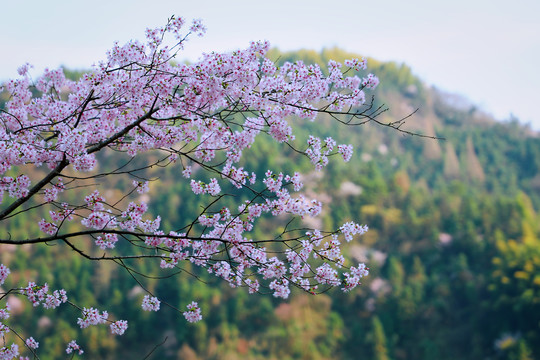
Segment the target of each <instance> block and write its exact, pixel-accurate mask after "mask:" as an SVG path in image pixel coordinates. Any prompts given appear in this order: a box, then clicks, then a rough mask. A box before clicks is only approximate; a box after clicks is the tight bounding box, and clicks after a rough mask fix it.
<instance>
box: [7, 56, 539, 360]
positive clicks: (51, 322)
mask: <svg viewBox="0 0 540 360" xmlns="http://www.w3.org/2000/svg"><path fill="white" fill-rule="evenodd" d="M269 57H270V58H271V59H273V60H275V61H276V62H277V63H278V64H282V63H283V62H284V61H296V60H303V61H304V62H306V63H317V64H319V65H321V66H322V67H325V64H326V63H327V61H328V60H329V59H334V60H337V61H343V60H345V59H349V58H353V57H358V55H355V54H349V53H346V52H344V51H342V50H340V49H337V48H331V49H325V50H323V51H322V52H320V53H319V52H314V51H307V50H300V51H295V52H287V53H283V52H280V51H279V50H277V49H273V50H272V51H271V52H270V54H269ZM368 71H369V72H372V73H374V74H376V75H377V76H378V77H379V78H380V80H381V85H380V86H379V88H378V89H377V91H376V94H375V100H374V104H373V105H374V106H380V105H383V106H385V107H388V108H389V110H388V111H386V112H384V113H383V115H381V117H380V120H381V121H383V122H389V121H395V120H396V119H400V118H403V117H406V116H407V115H409V114H410V113H412V112H413V111H414V110H415V109H417V108H418V109H419V110H418V111H417V112H416V114H415V115H414V116H413V117H412V118H410V119H409V120H408V121H407V123H406V125H405V129H407V130H410V131H414V132H417V133H421V134H425V135H429V136H438V137H442V138H444V139H445V140H433V139H425V138H420V137H411V136H403V135H402V134H401V133H399V132H396V131H394V130H391V129H388V128H385V127H381V126H376V125H373V124H367V125H363V126H358V127H345V126H333V124H332V121H331V120H330V119H328V118H325V117H320V118H319V119H318V120H317V121H316V122H314V123H305V122H302V123H295V120H292V122H293V123H295V127H296V130H297V132H298V135H297V138H298V140H299V141H303V140H305V138H306V136H307V134H310V133H313V134H315V135H317V136H321V137H326V136H332V137H334V139H336V140H337V141H338V143H351V144H353V145H354V148H355V155H354V157H353V159H352V160H351V162H350V163H349V164H344V163H343V162H342V161H340V160H339V159H335V161H333V162H332V161H331V163H330V165H329V166H328V168H327V169H326V171H325V172H322V173H317V172H314V171H313V170H312V166H311V165H310V164H309V161H308V160H307V159H305V158H303V157H300V156H299V155H298V154H296V153H294V152H292V151H290V150H287V149H286V148H285V147H282V146H280V145H279V144H275V143H274V142H272V141H269V140H268V139H265V138H260V139H259V141H258V142H257V143H256V144H255V145H254V146H253V147H252V148H251V149H250V151H249V152H247V153H246V154H245V157H244V158H245V160H244V165H245V166H246V167H248V168H250V169H254V170H256V172H257V173H258V176H259V177H260V176H262V174H263V172H264V171H265V170H266V169H271V170H274V172H275V171H278V172H279V171H283V172H288V173H292V172H293V171H300V172H301V173H303V178H304V181H305V188H304V189H303V190H302V191H303V192H304V193H306V194H307V195H315V196H316V197H318V198H319V199H320V200H322V201H323V202H324V203H325V205H326V206H325V208H324V211H323V216H322V219H321V220H320V221H315V222H314V221H313V219H307V220H306V222H307V224H308V225H312V226H321V227H323V228H324V229H331V228H335V227H338V226H340V225H341V224H342V223H343V222H345V221H348V220H355V221H358V222H361V223H366V224H368V225H369V227H370V231H369V232H368V233H367V234H366V235H364V236H363V237H362V238H361V239H360V240H359V241H356V242H353V243H351V244H348V245H347V246H346V248H347V251H346V252H347V254H348V255H349V258H350V259H349V260H352V261H353V262H358V261H363V262H366V263H367V264H368V266H369V267H370V268H371V274H370V276H369V277H368V278H366V280H365V281H364V284H363V285H362V286H361V287H360V288H359V289H357V290H355V291H354V292H352V293H348V294H343V293H341V292H340V291H330V292H328V293H325V294H322V295H318V296H309V295H306V294H304V293H301V292H298V291H293V294H292V296H291V298H290V299H289V300H287V301H282V300H277V299H274V298H273V297H272V296H271V295H270V294H263V295H248V294H247V291H246V290H245V289H231V288H229V286H228V285H226V284H225V283H223V282H220V281H219V280H217V279H215V278H213V277H212V276H210V275H208V274H206V273H204V272H201V271H198V270H197V269H195V268H193V267H191V265H190V264H184V265H183V266H184V268H183V270H184V272H185V273H184V274H180V276H174V277H168V278H165V279H161V280H157V279H155V278H152V276H159V275H162V272H161V271H160V269H159V267H158V266H157V264H152V263H144V262H138V261H133V262H132V263H131V264H130V265H131V266H133V267H134V268H136V269H137V270H138V271H140V272H141V273H144V274H147V275H149V276H150V277H149V278H144V277H141V276H137V275H134V274H130V273H128V272H127V271H125V270H124V269H121V268H119V267H118V266H116V265H115V264H113V263H107V262H91V261H88V260H86V259H82V258H80V257H79V256H77V255H75V254H74V253H73V252H71V251H70V250H69V249H68V248H67V247H66V246H63V245H61V244H50V246H44V245H40V246H22V247H13V246H7V245H3V246H0V257H1V261H2V262H3V263H5V264H6V265H8V266H9V267H10V268H11V271H12V275H11V276H10V277H9V278H8V281H7V282H6V284H5V288H10V287H11V286H22V285H25V284H24V283H22V281H27V280H28V279H34V280H36V281H38V282H48V283H49V285H50V286H51V288H58V287H63V288H65V289H66V290H67V291H68V295H69V296H70V299H71V300H72V301H73V302H75V303H77V304H81V305H84V306H95V307H98V308H100V309H107V310H108V311H109V313H110V314H111V317H112V318H113V319H128V320H129V329H128V331H127V332H126V334H125V335H124V336H121V337H118V336H116V337H115V336H110V335H109V334H108V333H109V330H108V328H106V327H91V328H89V329H85V330H80V329H78V327H77V325H76V317H77V316H78V314H77V313H76V312H74V310H73V309H72V308H70V307H67V306H62V307H60V308H58V309H57V310H55V311H48V310H43V309H40V308H37V309H31V305H30V304H29V303H28V302H27V301H25V300H24V299H23V298H16V297H14V296H10V300H9V301H10V303H11V304H12V313H13V316H12V318H10V325H11V326H13V327H15V328H18V329H20V334H21V335H22V336H33V337H34V338H35V339H36V340H38V341H39V342H40V343H41V346H40V349H39V354H40V358H41V359H57V358H61V357H63V356H65V353H64V349H65V344H66V343H67V342H68V341H69V340H71V339H72V338H78V339H79V343H80V344H81V345H82V346H83V348H84V349H85V352H86V355H87V358H104V359H117V358H133V359H135V358H143V357H144V356H146V355H147V354H150V356H149V358H154V359H239V358H242V359H358V358H361V359H377V360H379V359H380V360H383V359H441V360H442V359H508V360H510V359H512V360H526V359H533V358H539V357H540V240H539V235H540V232H539V231H540V229H539V227H540V225H539V224H540V216H539V215H538V213H537V212H538V210H539V209H540V138H539V137H538V133H535V132H533V131H532V130H530V129H529V128H528V127H524V126H522V125H519V124H518V122H517V121H516V120H515V119H510V120H508V121H505V122H495V121H494V120H493V119H492V118H491V117H490V116H488V115H486V114H484V113H482V112H481V111H479V110H478V109H477V108H476V107H475V106H474V105H472V104H470V103H468V102H467V101H466V100H465V99H462V98H460V97H459V96H456V95H452V94H446V93H442V92H441V91H439V90H437V89H435V88H429V87H427V86H426V85H424V84H423V83H422V81H421V80H420V79H418V78H417V77H415V76H414V75H413V74H412V73H411V70H410V69H409V68H408V67H407V66H406V65H404V64H396V63H383V62H378V61H376V60H373V59H369V61H368ZM68 73H69V75H70V76H72V77H77V76H79V74H80V72H77V71H69V72H68ZM3 95H5V94H3ZM5 100H6V99H5V97H4V98H3V99H2V102H5ZM299 143H300V142H299ZM272 154H282V155H280V156H272ZM157 156H159V154H154V155H149V157H147V158H144V159H137V160H136V161H140V162H141V163H142V162H144V161H149V160H151V159H152V157H154V158H157ZM122 161H125V157H123V156H122V155H121V154H120V155H119V154H116V155H114V156H113V155H111V154H107V155H106V156H104V157H103V158H102V159H101V165H100V166H101V167H103V168H106V167H107V166H112V165H114V164H116V163H121V162H122ZM180 171H181V167H171V168H167V169H164V170H163V169H159V170H155V169H151V170H149V171H148V172H147V173H146V174H145V175H146V176H149V177H153V178H157V177H159V179H160V181H159V182H152V183H151V190H150V193H149V196H148V198H147V201H148V202H149V205H150V208H151V211H152V212H153V213H155V214H161V215H162V218H163V222H162V224H163V228H173V229H174V228H180V227H182V226H184V225H185V224H186V222H190V221H191V220H192V218H193V214H197V213H198V211H199V210H200V208H201V206H204V205H205V201H206V200H207V199H205V198H199V197H194V196H193V195H192V194H191V191H190V188H189V185H188V183H187V182H185V181H184V182H182V181H180V182H178V181H177V179H178V177H179V176H180ZM196 175H197V174H196V173H195V176H196ZM106 186H107V187H108V188H104V189H102V191H106V192H107V194H108V196H114V194H115V191H118V190H115V189H122V188H128V187H129V186H130V183H129V181H126V182H122V181H121V180H118V181H116V180H115V183H114V184H113V183H110V184H108V185H106ZM225 201H226V202H228V205H230V206H232V205H233V204H234V203H236V202H237V201H238V200H237V199H226V200H225ZM31 220H32V219H29V218H24V217H17V218H15V219H14V221H13V222H11V223H10V224H9V225H8V226H6V227H5V228H4V229H2V230H1V232H2V236H5V235H6V234H7V232H8V231H9V232H10V233H11V234H12V235H13V236H21V235H24V234H37V233H38V230H37V225H36V222H34V221H31ZM258 225H259V226H257V228H256V229H254V231H253V237H254V238H256V237H262V236H265V237H267V236H268V234H272V235H274V234H277V233H278V232H279V231H280V228H279V227H280V224H275V223H272V222H271V221H270V220H268V219H264V220H262V221H261V222H260V223H259V224H258ZM79 241H81V242H85V241H86V242H87V243H88V245H87V246H88V249H92V244H91V241H90V240H89V239H87V240H84V239H83V240H79ZM120 246H122V245H120ZM90 251H93V252H94V253H95V254H98V253H99V251H98V250H97V249H95V247H94V248H93V250H90ZM193 275H195V276H193ZM134 276H135V277H136V278H137V280H138V281H140V282H141V284H143V285H144V286H145V287H146V288H148V289H150V290H151V291H152V292H154V293H155V294H156V295H157V296H158V297H160V298H161V299H162V300H163V301H164V302H166V303H168V304H170V305H171V306H172V307H176V308H179V309H184V308H185V306H186V304H188V303H189V302H191V301H192V300H195V301H198V302H199V304H200V306H201V308H202V310H203V320H202V321H201V322H199V323H196V324H189V323H187V322H186V321H185V320H184V318H183V317H182V315H181V314H180V313H179V312H177V311H175V310H174V309H173V308H171V307H168V306H167V305H165V304H162V310H160V312H159V313H157V314H154V313H152V314H149V313H144V312H142V311H141V308H140V303H141V299H142V297H143V295H144V291H143V289H142V288H141V286H140V285H139V284H138V282H137V281H135V280H134Z"/></svg>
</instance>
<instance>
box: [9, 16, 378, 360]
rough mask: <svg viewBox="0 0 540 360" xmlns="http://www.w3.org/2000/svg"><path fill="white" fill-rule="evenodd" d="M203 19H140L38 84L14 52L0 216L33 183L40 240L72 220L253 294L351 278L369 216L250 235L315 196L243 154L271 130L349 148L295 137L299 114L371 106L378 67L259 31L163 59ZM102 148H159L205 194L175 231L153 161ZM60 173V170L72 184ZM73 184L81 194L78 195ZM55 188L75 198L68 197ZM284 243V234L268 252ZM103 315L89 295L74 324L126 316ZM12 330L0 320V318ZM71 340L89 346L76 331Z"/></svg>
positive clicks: (32, 296) (42, 295) (310, 213)
mask: <svg viewBox="0 0 540 360" xmlns="http://www.w3.org/2000/svg"><path fill="white" fill-rule="evenodd" d="M205 31H206V28H205V27H204V25H203V24H202V22H201V21H200V20H195V21H193V23H192V24H191V25H190V26H189V27H186V22H185V20H184V19H182V18H175V17H173V18H171V19H170V20H169V22H168V23H167V25H166V26H164V27H161V28H155V29H147V31H146V42H144V43H143V42H139V41H135V40H133V41H130V42H128V43H127V44H125V45H120V44H118V43H116V44H115V45H114V46H113V48H112V49H111V50H110V51H108V53H107V59H106V60H105V61H102V62H100V63H98V64H97V65H95V67H94V68H93V69H92V71H90V72H88V73H86V74H83V75H82V76H81V78H80V79H79V80H77V81H72V80H69V79H67V78H66V77H65V75H64V73H63V71H62V70H61V69H59V70H49V69H47V70H45V72H44V74H43V76H41V77H40V78H39V79H38V80H37V82H35V83H33V82H32V80H31V78H30V75H29V73H28V68H29V66H28V65H25V66H23V67H21V68H20V71H19V74H20V78H18V79H16V80H10V81H8V82H7V83H6V84H5V87H4V91H6V92H7V93H8V95H9V96H7V98H9V100H8V101H7V103H6V105H5V111H2V112H1V113H0V123H1V124H2V126H0V176H1V177H0V203H2V199H3V195H4V193H7V194H8V195H9V197H10V198H12V199H14V200H10V201H11V203H10V204H8V205H9V206H8V207H7V208H6V209H5V210H2V211H1V212H0V221H2V220H3V219H5V218H8V217H9V216H10V215H13V214H18V213H17V212H15V211H16V210H17V208H18V207H20V206H21V205H22V204H25V203H27V202H28V201H30V200H31V199H32V197H33V196H34V195H35V194H38V196H40V199H42V200H40V201H42V202H43V204H42V205H43V206H46V207H47V210H49V211H48V215H47V216H48V217H47V218H41V219H40V220H39V222H38V225H39V229H40V230H41V232H43V234H41V236H44V237H43V242H45V241H55V240H59V239H62V240H64V241H66V242H68V240H66V239H69V237H67V236H65V235H66V234H67V235H72V236H75V235H74V234H84V235H85V236H89V237H91V238H92V240H93V241H94V243H95V245H96V246H97V247H99V249H100V250H102V253H103V257H102V258H103V259H114V260H115V261H116V260H117V259H122V256H128V255H124V253H122V251H124V249H123V248H122V247H120V246H118V247H117V244H118V241H119V239H125V240H127V241H126V244H131V245H135V246H133V248H134V249H135V251H137V253H136V254H140V255H141V256H143V255H144V257H145V258H146V257H148V258H157V259H158V261H159V262H160V266H161V268H163V269H169V268H174V267H177V266H178V265H179V262H180V261H189V262H191V263H192V264H193V265H194V266H199V267H202V268H204V269H206V270H207V271H208V272H210V273H212V274H214V275H216V276H217V277H219V278H222V279H224V280H225V281H226V282H227V283H229V285H230V286H232V287H240V286H245V287H248V289H249V292H250V293H255V292H258V291H259V290H260V288H261V287H264V288H267V289H270V290H272V293H273V295H274V296H275V297H280V298H287V297H288V296H289V294H290V292H291V287H299V288H301V289H303V290H305V291H307V292H310V293H316V292H318V291H324V289H326V288H328V287H341V288H342V289H343V290H344V291H350V290H352V289H353V288H355V287H356V286H357V285H358V284H360V279H361V278H363V277H365V276H367V275H368V269H367V268H366V267H365V265H364V264H359V265H358V266H356V267H355V266H350V265H348V266H346V263H345V257H344V255H343V254H342V245H341V241H342V240H345V241H346V242H348V241H351V240H352V239H353V238H354V237H355V236H360V235H362V234H363V233H365V232H366V231H367V226H364V225H360V224H357V223H355V222H348V223H345V224H343V225H342V226H341V227H340V228H339V229H338V230H335V231H329V232H323V231H321V230H318V229H312V230H307V231H304V230H294V231H292V230H291V231H289V230H287V229H286V230H285V231H284V233H283V234H282V235H280V236H276V237H270V236H269V237H268V238H263V239H254V238H253V235H252V233H251V232H252V230H253V229H254V228H255V226H256V225H257V222H258V221H259V220H260V218H261V217H263V216H268V217H270V216H271V217H279V218H280V219H283V218H286V217H288V218H291V217H296V218H299V219H304V220H305V219H306V218H308V217H317V216H319V215H320V214H321V212H322V203H321V202H320V201H319V200H318V199H316V198H311V197H310V195H309V192H308V191H306V192H304V193H303V192H302V190H303V182H302V178H301V175H300V174H299V173H294V174H286V173H283V172H276V171H275V170H274V171H272V170H268V171H266V172H265V173H264V176H259V177H260V178H258V177H257V176H256V174H255V172H254V171H252V170H254V169H248V168H244V166H241V164H243V163H242V162H241V161H242V159H243V158H244V157H245V156H244V154H245V153H246V152H248V151H249V149H250V148H251V147H252V145H253V144H254V143H255V141H256V139H257V138H259V137H264V136H266V137H269V138H271V139H273V140H274V141H275V142H277V143H285V145H287V146H290V147H292V148H293V149H295V150H296V151H297V152H298V153H300V154H302V155H303V156H305V157H307V158H308V159H309V160H310V161H311V163H312V164H313V166H314V168H315V169H316V170H322V169H323V168H324V167H325V166H327V165H328V163H329V161H330V158H331V157H332V156H334V155H336V157H338V158H339V157H340V156H341V157H342V158H343V160H344V161H345V162H347V161H349V160H350V159H351V157H352V155H353V146H352V145H350V144H338V143H337V142H336V141H335V140H334V139H332V138H330V137H327V138H324V139H322V138H319V137H317V136H314V135H311V136H309V138H308V140H307V147H306V145H305V143H304V144H303V145H298V143H297V142H296V136H295V132H294V127H293V122H299V123H302V122H305V121H315V120H316V119H317V116H318V115H319V114H321V113H327V114H330V115H331V116H332V117H338V116H341V115H343V114H346V115H347V117H348V119H352V118H357V119H366V116H365V114H364V113H363V112H362V111H361V110H358V109H362V107H363V106H364V104H365V96H366V94H365V91H367V90H369V89H373V88H375V87H376V86H377V85H378V83H379V80H378V79H377V77H376V76H374V75H373V74H368V75H366V76H365V77H362V78H360V77H359V76H357V75H355V74H353V75H351V76H349V75H347V74H348V73H349V72H354V71H362V70H365V69H366V66H367V62H366V60H365V59H363V58H362V59H349V60H346V61H345V62H344V65H345V67H344V66H343V65H342V64H340V63H338V62H335V61H332V60H331V61H329V62H328V66H327V67H328V72H327V75H325V73H326V72H325V71H323V69H321V68H320V67H319V66H318V65H315V64H305V63H304V62H302V61H296V62H286V63H284V64H283V65H282V66H277V64H276V63H274V62H273V61H272V60H270V59H269V58H267V57H266V54H267V53H268V51H269V49H270V44H269V43H268V42H266V41H259V42H252V43H250V45H249V47H248V48H246V49H243V50H236V51H233V52H231V53H225V54H222V53H208V54H204V55H203V56H202V58H201V59H200V60H199V61H197V62H195V63H192V64H185V63H178V62H173V61H171V60H172V59H173V58H174V56H175V55H176V51H179V50H181V49H182V47H183V43H184V41H186V36H187V35H188V34H195V35H203V34H204V32H205ZM169 35H172V36H173V37H174V39H175V40H174V45H173V46H167V45H166V38H167V36H169ZM347 67H348V69H347ZM351 70H354V71H351ZM108 150H111V151H117V152H121V153H124V154H126V156H128V157H130V158H135V157H137V156H139V155H140V154H143V153H149V152H151V151H154V153H157V154H159V156H162V155H163V154H166V160H157V161H156V163H154V165H156V166H158V167H159V166H169V165H170V166H173V165H174V164H178V165H181V167H182V169H183V170H182V171H181V172H182V177H183V178H186V179H189V180H186V181H189V184H190V186H191V190H192V192H193V193H194V194H195V195H197V196H200V197H201V198H203V200H208V202H209V203H211V205H212V206H210V205H209V206H208V207H206V208H204V209H203V210H202V211H201V213H199V214H196V215H194V218H193V219H189V221H186V224H183V225H182V226H178V227H177V230H176V231H169V230H166V229H163V228H162V224H161V217H160V216H159V215H158V214H150V211H149V207H148V205H147V203H146V202H145V201H147V200H145V199H147V198H148V197H149V196H150V195H151V189H150V187H149V183H148V181H146V179H142V178H141V177H140V174H141V173H144V171H142V170H144V169H146V168H147V167H146V165H142V166H141V167H140V168H138V169H136V170H134V171H131V170H129V169H114V170H110V169H101V167H100V166H101V164H98V160H99V159H100V157H97V154H99V153H102V152H103V151H108ZM127 161H128V163H129V161H130V160H127ZM133 163H134V164H136V163H137V160H134V161H133ZM98 165H100V166H98ZM31 166H35V167H40V168H42V169H46V168H48V169H49V170H47V171H48V175H47V177H44V178H43V179H42V180H41V181H37V182H36V181H31V180H30V174H31V173H32V172H28V173H25V172H26V171H27V170H26V169H28V168H30V167H31ZM148 167H152V166H148ZM246 167H247V166H246ZM8 171H9V173H8ZM12 173H17V174H16V175H13V174H12ZM82 173H85V174H82ZM8 175H10V176H8ZM104 176H127V177H129V179H130V180H131V182H128V184H130V183H131V185H132V186H128V188H129V189H128V190H125V189H124V190H123V191H124V193H123V195H122V196H121V198H120V200H118V199H116V198H115V197H114V195H110V193H109V192H107V191H103V190H102V189H103V187H101V188H100V187H99V186H100V184H99V179H101V178H102V177H104ZM204 176H206V178H204ZM62 179H64V180H65V179H68V180H67V181H66V184H64V180H62ZM87 179H93V180H96V182H97V184H89V183H90V182H88V181H85V180H87ZM229 183H230V184H232V185H233V186H234V190H233V191H238V194H246V193H249V194H252V195H253V196H251V197H250V198H249V199H248V200H245V201H242V202H241V203H240V204H238V205H237V206H232V207H231V206H222V205H223V203H220V200H221V199H222V198H224V197H226V196H227V195H234V196H236V195H237V194H236V193H234V194H231V193H226V192H225V190H224V189H228V188H231V186H230V184H229ZM81 188H83V189H84V190H81ZM88 189H90V190H88ZM76 191H79V192H80V194H79V198H78V200H73V199H74V198H76V195H77V193H75V192H76ZM62 193H69V196H68V194H62ZM73 193H75V196H71V195H72V194H73ZM147 193H150V195H146V194H147ZM61 194H62V195H61ZM81 195H82V196H81ZM242 196H243V195H242ZM41 197H42V198H41ZM133 197H138V199H136V200H133V199H132V198H133ZM59 198H60V199H61V200H59ZM64 198H65V199H71V200H69V201H70V202H61V201H64ZM132 200H133V201H132ZM66 201H67V200H66ZM31 210H33V209H29V210H28V211H31ZM45 214H47V212H45ZM41 216H43V215H41ZM75 219H77V221H74V220H75ZM73 229H77V230H73ZM178 229H183V230H178ZM77 231H78V232H77ZM70 232H71V234H70ZM68 243H69V242H68ZM279 243H287V244H286V246H283V251H277V252H276V251H275V248H276V247H277V245H276V244H279ZM69 244H70V245H71V246H72V247H73V248H74V249H77V250H79V252H80V253H82V254H85V253H84V251H83V250H82V249H79V248H77V247H76V246H77V245H74V244H72V243H69ZM110 254H114V255H110ZM109 255H110V257H108V256H109ZM129 256H132V255H131V253H130V255H129ZM135 256H137V255H135ZM8 275H9V269H8V268H7V267H5V266H4V265H0V285H1V284H2V283H3V282H4V281H5V279H6V277H7V276H8ZM20 292H21V293H22V294H24V295H26V297H27V298H28V299H29V301H30V302H31V303H32V304H33V305H34V306H38V305H40V304H43V306H44V307H45V308H55V307H57V306H59V305H60V304H62V303H65V302H67V296H66V292H65V291H64V290H55V291H53V292H49V288H48V285H47V284H46V283H45V284H43V285H37V284H35V283H34V282H29V283H28V286H26V287H25V288H23V289H22V290H20ZM141 307H142V309H143V310H145V311H158V310H159V308H160V300H159V299H158V298H156V297H153V296H150V295H146V296H144V298H143V300H142V305H141ZM187 309H188V310H187V311H185V312H183V315H184V317H185V318H186V320H187V321H189V322H196V321H199V320H200V319H201V318H202V315H201V309H200V307H199V306H198V304H197V303H196V302H192V303H190V304H189V305H187ZM108 316H109V314H108V313H107V311H103V312H100V311H99V310H97V309H95V308H91V307H90V308H86V307H84V308H83V309H82V317H80V318H78V321H77V323H78V325H79V326H80V327H81V328H86V327H88V326H90V325H98V324H105V323H107V322H108V323H110V330H111V333H113V334H118V335H121V334H123V333H124V332H125V331H126V329H127V327H128V324H127V321H125V320H117V321H114V322H113V321H110V320H108ZM7 317H9V308H8V307H6V308H5V309H0V319H1V320H3V319H7ZM7 331H9V328H8V327H7V326H5V325H4V324H3V323H0V332H2V334H4V333H6V332H7ZM26 345H27V346H28V347H29V348H36V347H37V345H38V343H37V342H36V341H35V340H34V339H33V338H28V340H27V343H26ZM66 352H67V353H68V354H69V353H73V352H78V353H79V354H82V352H83V351H82V349H81V348H80V346H79V345H77V343H76V342H75V341H72V342H70V343H69V345H68V347H67V349H66ZM15 353H17V354H18V348H17V347H13V346H12V347H11V348H8V347H5V348H2V349H1V350H0V354H10V355H9V356H11V355H12V354H15ZM6 356H7V355H6ZM13 356H16V355H13ZM0 358H1V356H0ZM4 358H7V357H5V356H4Z"/></svg>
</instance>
